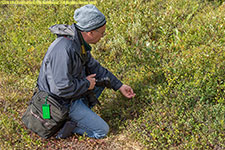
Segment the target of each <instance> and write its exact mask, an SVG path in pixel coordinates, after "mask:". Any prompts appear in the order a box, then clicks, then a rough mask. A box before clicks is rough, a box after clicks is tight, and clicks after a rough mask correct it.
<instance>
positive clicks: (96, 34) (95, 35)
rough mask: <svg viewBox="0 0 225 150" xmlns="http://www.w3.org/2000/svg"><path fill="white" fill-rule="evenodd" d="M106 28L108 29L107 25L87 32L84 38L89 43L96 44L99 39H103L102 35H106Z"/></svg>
mask: <svg viewBox="0 0 225 150" xmlns="http://www.w3.org/2000/svg"><path fill="white" fill-rule="evenodd" d="M105 29H106V25H104V26H102V27H100V28H98V29H96V30H93V31H90V32H87V34H86V35H87V36H84V40H85V41H86V42H87V43H89V44H96V43H97V42H98V41H100V40H101V38H102V37H104V35H105Z"/></svg>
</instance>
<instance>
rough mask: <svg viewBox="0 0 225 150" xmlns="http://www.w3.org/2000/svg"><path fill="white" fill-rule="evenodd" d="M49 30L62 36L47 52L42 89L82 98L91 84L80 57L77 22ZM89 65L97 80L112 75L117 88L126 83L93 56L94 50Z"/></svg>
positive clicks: (52, 27)
mask: <svg viewBox="0 0 225 150" xmlns="http://www.w3.org/2000/svg"><path fill="white" fill-rule="evenodd" d="M49 29H50V30H51V32H52V33H54V34H56V35H57V36H58V37H57V39H56V40H55V41H54V42H53V43H52V44H51V45H50V47H49V48H48V51H47V53H46V54H45V57H44V60H43V62H42V65H41V69H40V73H39V77H38V81H37V84H38V88H39V89H40V90H42V91H46V92H48V93H49V94H51V95H54V96H57V97H59V98H62V99H76V98H79V97H80V96H81V95H83V94H84V93H85V92H87V91H88V88H89V85H90V83H89V81H88V80H87V79H86V73H85V66H84V65H83V64H82V60H81V57H80V53H81V43H80V41H79V39H78V34H77V30H76V28H75V24H73V25H72V26H69V25H62V24H59V25H54V26H51V27H50V28H49ZM86 46H89V45H86ZM89 48H91V47H89ZM87 49H88V48H87ZM87 49H86V50H87ZM86 66H87V67H88V68H87V69H88V70H89V72H90V73H91V74H96V79H100V78H103V77H109V78H110V80H111V85H112V88H113V89H114V90H115V91H116V90H118V89H119V88H120V87H121V86H122V83H121V82H120V80H118V79H117V78H116V77H115V76H114V75H113V74H112V73H111V72H110V71H108V70H107V69H105V68H104V67H102V66H101V65H100V64H99V62H98V61H96V60H95V59H94V58H93V57H92V56H91V53H90V51H87V65H86Z"/></svg>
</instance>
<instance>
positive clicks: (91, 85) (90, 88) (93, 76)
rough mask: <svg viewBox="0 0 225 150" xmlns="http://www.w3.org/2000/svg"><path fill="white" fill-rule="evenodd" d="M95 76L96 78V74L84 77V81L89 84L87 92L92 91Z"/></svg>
mask: <svg viewBox="0 0 225 150" xmlns="http://www.w3.org/2000/svg"><path fill="white" fill-rule="evenodd" d="M95 76H96V74H91V75H89V76H87V77H86V79H87V80H88V81H89V82H90V86H89V88H88V90H92V89H94V87H95V84H96V79H95Z"/></svg>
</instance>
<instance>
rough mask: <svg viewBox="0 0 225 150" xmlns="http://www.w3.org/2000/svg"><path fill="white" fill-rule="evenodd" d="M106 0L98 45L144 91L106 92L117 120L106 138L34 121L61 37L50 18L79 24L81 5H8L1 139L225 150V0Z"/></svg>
mask: <svg viewBox="0 0 225 150" xmlns="http://www.w3.org/2000/svg"><path fill="white" fill-rule="evenodd" d="M97 2H98V3H97V7H98V8H99V9H100V10H101V11H102V12H103V13H104V14H105V15H106V18H107V30H106V32H107V35H106V36H105V37H104V38H103V39H102V40H101V41H100V42H99V43H98V44H97V45H93V47H94V50H93V52H92V53H93V55H94V57H95V58H96V59H97V60H99V62H100V63H101V64H102V65H103V66H105V67H106V68H108V69H109V70H110V71H111V72H113V73H114V74H115V75H116V76H117V77H118V78H120V79H121V81H123V82H124V83H126V84H129V85H131V86H132V87H133V89H134V91H135V93H136V97H135V98H133V99H131V100H128V99H125V98H124V97H123V96H122V95H121V94H120V93H119V92H114V91H112V90H106V91H104V93H103V95H102V97H101V98H100V101H101V102H102V106H101V107H99V106H98V107H96V108H95V111H96V112H97V113H98V114H99V115H100V116H101V117H102V118H103V119H104V120H106V121H107V122H108V123H109V126H110V133H109V135H108V137H107V138H106V139H104V140H102V141H101V140H99V141H98V140H93V141H92V140H91V139H89V138H85V137H79V136H73V137H71V138H69V139H66V140H60V141H57V140H54V139H50V140H43V139H41V138H39V137H38V136H36V135H35V134H33V133H31V132H30V131H28V130H26V128H25V127H24V126H23V124H22V122H21V116H22V114H23V113H24V111H25V110H26V107H27V104H28V102H29V100H30V98H31V96H32V92H33V91H32V90H33V87H34V86H35V84H36V79H37V76H38V73H39V68H40V65H41V61H42V59H43V57H44V55H45V52H46V50H47V48H48V46H49V45H50V44H51V42H52V41H53V40H54V39H55V36H54V35H52V34H51V33H50V32H49V30H48V27H49V26H51V25H54V24H57V23H60V24H72V23H73V22H74V21H73V12H74V10H75V8H77V7H79V6H73V5H68V6H65V5H61V6H60V5H34V6H32V5H0V12H1V19H0V24H1V26H0V32H1V35H0V41H1V45H0V54H1V55H0V106H1V107H0V111H1V113H0V118H1V120H0V128H1V130H0V139H1V140H0V146H1V147H0V148H1V149H47V148H49V149H51V148H52V149H63V148H64V149H66V148H67V149H76V148H77V149H82V148H83V149H85V148H86V149H224V148H225V144H224V138H225V125H224V117H225V116H224V114H225V105H224V104H225V101H224V99H225V93H224V87H225V81H224V73H225V72H224V69H225V68H224V67H225V61H224V60H225V51H224V49H225V26H224V25H225V3H224V1H222V0H218V1H216V0H214V1H210V0H208V1H207V0H189V1H187V0H167V1H162V0H152V1H147V0H134V1H122V0H115V1H110V0H104V1H103V0H98V1H97ZM123 135H124V136H123ZM132 143H136V144H132Z"/></svg>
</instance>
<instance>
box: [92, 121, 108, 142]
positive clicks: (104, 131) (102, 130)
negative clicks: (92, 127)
mask: <svg viewBox="0 0 225 150" xmlns="http://www.w3.org/2000/svg"><path fill="white" fill-rule="evenodd" d="M108 132H109V125H108V124H107V123H105V124H104V125H102V126H101V128H100V129H98V130H96V131H94V132H93V137H94V138H96V139H101V138H104V137H106V136H107V134H108Z"/></svg>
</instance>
